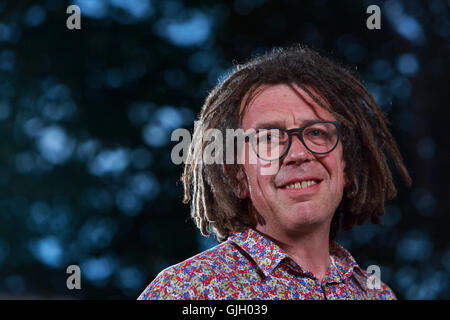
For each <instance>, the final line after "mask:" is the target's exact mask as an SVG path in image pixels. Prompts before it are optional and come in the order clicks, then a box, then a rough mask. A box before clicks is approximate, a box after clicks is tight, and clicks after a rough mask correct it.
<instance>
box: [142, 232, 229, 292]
mask: <svg viewBox="0 0 450 320" xmlns="http://www.w3.org/2000/svg"><path fill="white" fill-rule="evenodd" d="M232 251H233V246H232V245H231V244H230V243H229V241H226V242H223V243H221V244H219V245H217V246H215V247H213V248H211V249H209V250H206V251H203V252H201V253H199V254H197V255H195V256H193V257H191V258H189V259H187V260H184V261H183V262H180V263H178V264H176V265H173V266H170V267H168V268H166V269H164V270H163V271H161V272H160V273H159V274H158V275H157V276H156V278H155V279H154V280H153V281H152V282H151V283H150V284H149V285H148V286H147V288H146V289H145V290H144V291H143V292H142V294H141V295H140V296H139V298H138V299H139V300H160V299H161V300H166V299H170V300H172V299H174V300H175V299H176V300H178V299H211V298H214V297H215V295H216V293H217V292H216V290H215V289H216V281H217V280H216V279H217V274H220V273H221V270H223V269H224V268H225V267H226V263H227V258H228V256H229V254H230V253H231V252H232Z"/></svg>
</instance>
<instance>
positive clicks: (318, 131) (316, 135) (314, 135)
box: [308, 129, 323, 137]
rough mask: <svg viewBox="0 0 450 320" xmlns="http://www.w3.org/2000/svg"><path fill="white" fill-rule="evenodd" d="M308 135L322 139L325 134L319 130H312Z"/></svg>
mask: <svg viewBox="0 0 450 320" xmlns="http://www.w3.org/2000/svg"><path fill="white" fill-rule="evenodd" d="M308 134H309V135H310V136H313V137H320V136H321V135H322V134H323V132H322V130H319V129H312V130H311V131H309V132H308Z"/></svg>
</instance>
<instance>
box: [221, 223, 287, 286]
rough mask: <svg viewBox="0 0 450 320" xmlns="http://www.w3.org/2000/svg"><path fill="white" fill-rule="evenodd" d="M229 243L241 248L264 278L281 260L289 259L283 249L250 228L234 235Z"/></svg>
mask: <svg viewBox="0 0 450 320" xmlns="http://www.w3.org/2000/svg"><path fill="white" fill-rule="evenodd" d="M230 241H232V242H234V243H235V244H237V245H238V246H239V247H241V248H242V249H243V250H244V251H245V252H246V253H247V254H248V255H249V256H250V257H251V258H252V259H253V260H254V261H255V263H256V264H257V265H258V267H259V268H260V269H261V271H262V272H263V273H264V275H265V276H266V277H267V276H269V275H270V273H271V272H272V271H273V270H274V269H275V268H276V267H277V266H278V264H279V263H280V262H281V261H282V260H283V259H285V258H288V257H289V256H288V254H287V253H286V252H284V251H283V249H281V248H280V247H278V246H277V245H276V244H275V243H274V242H272V241H271V240H269V239H267V238H266V237H264V236H263V235H262V234H260V233H259V232H258V231H256V230H254V229H252V228H247V229H246V230H245V231H243V232H240V233H235V234H234V235H232V236H231V237H230Z"/></svg>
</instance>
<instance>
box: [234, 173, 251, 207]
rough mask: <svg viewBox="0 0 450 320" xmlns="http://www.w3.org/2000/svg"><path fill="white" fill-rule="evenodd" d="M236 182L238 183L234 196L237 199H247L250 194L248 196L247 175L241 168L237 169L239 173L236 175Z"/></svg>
mask: <svg viewBox="0 0 450 320" xmlns="http://www.w3.org/2000/svg"><path fill="white" fill-rule="evenodd" d="M236 180H237V181H238V185H237V192H235V193H236V196H237V197H238V198H239V199H247V198H248V197H249V196H250V194H249V187H248V179H247V174H246V173H245V171H244V168H243V167H240V168H239V171H238V173H237V174H236Z"/></svg>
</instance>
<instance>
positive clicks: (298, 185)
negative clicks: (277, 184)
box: [281, 180, 318, 189]
mask: <svg viewBox="0 0 450 320" xmlns="http://www.w3.org/2000/svg"><path fill="white" fill-rule="evenodd" d="M317 183H318V181H316V180H304V181H301V182H300V181H298V182H295V183H291V184H289V185H286V186H283V187H281V189H305V188H308V187H309V186H311V185H314V184H317Z"/></svg>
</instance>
